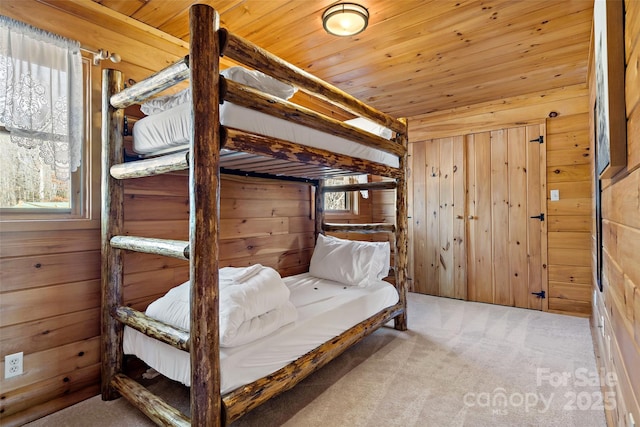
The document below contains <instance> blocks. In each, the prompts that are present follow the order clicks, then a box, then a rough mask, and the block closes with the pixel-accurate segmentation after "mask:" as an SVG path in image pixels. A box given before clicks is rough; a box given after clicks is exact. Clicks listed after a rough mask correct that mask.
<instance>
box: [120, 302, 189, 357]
mask: <svg viewBox="0 0 640 427" xmlns="http://www.w3.org/2000/svg"><path fill="white" fill-rule="evenodd" d="M111 315H112V316H113V318H114V319H116V320H118V321H120V322H122V323H123V324H125V325H127V326H130V327H132V328H133V329H135V330H136V331H140V332H142V333H143V334H145V335H146V336H148V337H151V338H154V339H157V340H158V341H162V342H163V343H166V344H169V345H170V346H172V347H175V348H177V349H178V350H183V351H186V352H188V351H189V349H190V347H191V344H190V341H189V336H190V335H189V332H188V331H185V330H184V329H181V328H177V327H175V326H172V325H169V324H167V323H164V322H161V321H159V320H156V319H153V318H151V317H149V316H147V315H146V314H144V313H143V312H141V311H138V310H135V309H133V308H131V307H125V306H121V307H116V308H115V309H114V310H113V311H112V312H111Z"/></svg>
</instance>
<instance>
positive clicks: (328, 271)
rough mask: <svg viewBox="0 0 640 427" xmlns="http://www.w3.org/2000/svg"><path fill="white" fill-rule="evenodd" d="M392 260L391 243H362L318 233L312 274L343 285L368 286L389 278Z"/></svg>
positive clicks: (311, 265)
mask: <svg viewBox="0 0 640 427" xmlns="http://www.w3.org/2000/svg"><path fill="white" fill-rule="evenodd" d="M385 243H386V245H385ZM389 258H390V252H389V243H388V242H360V241H355V240H344V239H339V238H337V237H331V236H324V235H322V234H319V235H318V240H317V242H316V247H315V249H314V250H313V255H312V256H311V263H310V265H309V273H310V274H311V275H312V276H315V277H318V278H321V279H329V280H333V281H336V282H339V283H342V284H344V285H349V286H359V287H366V286H368V285H369V284H370V283H371V282H373V281H378V280H380V279H382V278H384V277H386V276H387V274H388V272H389ZM385 261H386V265H385Z"/></svg>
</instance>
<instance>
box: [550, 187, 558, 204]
mask: <svg viewBox="0 0 640 427" xmlns="http://www.w3.org/2000/svg"><path fill="white" fill-rule="evenodd" d="M558 200H560V190H551V201H552V202H557V201H558Z"/></svg>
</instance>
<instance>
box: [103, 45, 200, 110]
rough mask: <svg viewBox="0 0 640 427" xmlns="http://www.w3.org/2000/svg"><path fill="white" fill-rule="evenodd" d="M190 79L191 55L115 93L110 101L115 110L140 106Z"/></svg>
mask: <svg viewBox="0 0 640 427" xmlns="http://www.w3.org/2000/svg"><path fill="white" fill-rule="evenodd" d="M188 78H189V55H187V56H185V57H184V58H182V59H180V60H179V61H177V62H175V63H173V64H171V65H169V66H168V67H166V68H165V69H163V70H160V71H158V72H157V73H155V74H154V75H152V76H149V77H147V78H146V79H144V80H141V81H139V82H138V83H136V84H134V85H132V86H129V87H128V88H126V89H124V90H122V91H120V92H118V93H115V94H113V95H112V96H111V99H109V101H110V102H111V105H112V106H113V107H114V108H125V107H128V106H129V105H133V104H140V103H141V102H143V101H145V100H146V99H147V98H149V97H150V96H152V95H155V94H156V93H159V92H162V91H163V90H165V89H167V88H170V87H171V86H173V85H175V84H176V83H179V82H181V81H183V80H186V79H188Z"/></svg>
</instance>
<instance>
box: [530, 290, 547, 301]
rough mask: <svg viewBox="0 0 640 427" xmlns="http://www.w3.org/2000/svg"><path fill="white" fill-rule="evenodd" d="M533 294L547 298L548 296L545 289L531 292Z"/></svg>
mask: <svg viewBox="0 0 640 427" xmlns="http://www.w3.org/2000/svg"><path fill="white" fill-rule="evenodd" d="M531 295H535V296H537V297H538V298H541V299H545V298H546V296H545V291H540V292H531Z"/></svg>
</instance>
